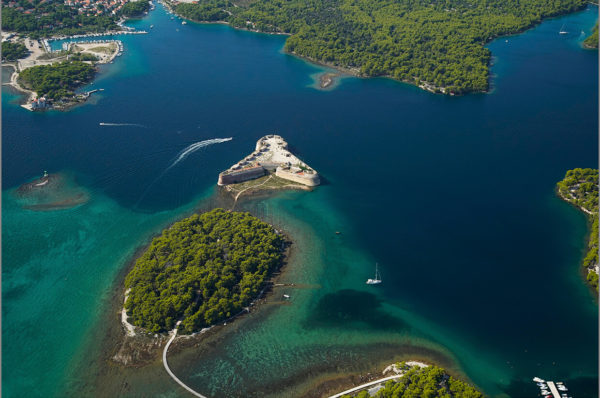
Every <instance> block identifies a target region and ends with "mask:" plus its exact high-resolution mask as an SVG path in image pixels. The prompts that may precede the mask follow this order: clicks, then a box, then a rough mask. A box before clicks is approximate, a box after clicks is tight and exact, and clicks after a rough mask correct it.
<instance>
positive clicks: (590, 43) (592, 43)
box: [583, 22, 598, 49]
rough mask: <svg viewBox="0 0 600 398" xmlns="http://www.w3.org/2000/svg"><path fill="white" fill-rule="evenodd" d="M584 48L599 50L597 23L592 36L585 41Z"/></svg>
mask: <svg viewBox="0 0 600 398" xmlns="http://www.w3.org/2000/svg"><path fill="white" fill-rule="evenodd" d="M583 46H584V47H586V48H596V49H597V48H598V22H596V26H594V30H592V34H591V35H590V36H589V37H587V38H586V39H585V40H584V41H583Z"/></svg>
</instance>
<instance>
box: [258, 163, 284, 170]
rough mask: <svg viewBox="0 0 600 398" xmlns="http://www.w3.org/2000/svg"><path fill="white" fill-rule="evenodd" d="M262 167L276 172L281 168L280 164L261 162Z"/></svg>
mask: <svg viewBox="0 0 600 398" xmlns="http://www.w3.org/2000/svg"><path fill="white" fill-rule="evenodd" d="M260 165H261V166H262V167H264V168H265V169H267V170H269V171H275V170H276V169H277V167H279V166H280V165H279V163H269V162H260Z"/></svg>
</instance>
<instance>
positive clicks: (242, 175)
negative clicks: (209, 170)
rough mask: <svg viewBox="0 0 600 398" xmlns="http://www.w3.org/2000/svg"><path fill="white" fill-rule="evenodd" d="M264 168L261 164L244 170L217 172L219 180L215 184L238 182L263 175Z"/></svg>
mask: <svg viewBox="0 0 600 398" xmlns="http://www.w3.org/2000/svg"><path fill="white" fill-rule="evenodd" d="M265 173H266V170H265V169H264V168H263V167H262V166H257V167H252V168H249V169H245V170H240V171H234V172H230V173H228V174H223V173H221V174H219V182H218V183H217V185H229V184H237V183H240V182H244V181H248V180H253V179H255V178H259V177H262V176H264V175H265Z"/></svg>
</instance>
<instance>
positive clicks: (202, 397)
mask: <svg viewBox="0 0 600 398" xmlns="http://www.w3.org/2000/svg"><path fill="white" fill-rule="evenodd" d="M180 323H181V321H179V322H177V325H176V326H175V329H173V331H172V332H171V333H173V335H172V336H171V338H170V339H169V341H167V344H166V345H165V349H164V350H163V365H164V366H165V370H166V371H167V373H168V374H169V376H171V378H172V379H173V380H175V381H176V382H177V384H179V385H180V386H181V387H183V388H185V389H186V390H188V391H189V392H190V394H192V395H194V396H196V397H199V398H207V397H206V396H204V395H202V394H200V393H197V392H196V391H194V390H192V389H191V388H190V387H188V386H186V385H185V384H184V383H183V382H182V381H181V380H179V379H178V378H177V376H175V374H173V372H171V369H170V368H169V364H168V363H167V351H168V350H169V346H170V345H171V343H172V342H173V340H175V337H177V328H178V327H179V324H180Z"/></svg>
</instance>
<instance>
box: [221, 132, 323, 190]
mask: <svg viewBox="0 0 600 398" xmlns="http://www.w3.org/2000/svg"><path fill="white" fill-rule="evenodd" d="M272 172H275V175H276V176H277V177H280V178H283V179H285V180H289V181H293V182H296V183H299V184H303V185H306V186H309V187H315V186H317V185H319V184H320V179H319V174H318V173H317V172H316V171H315V170H313V169H312V168H311V167H309V166H308V165H307V164H306V163H304V162H302V161H301V160H300V159H298V158H297V157H296V156H294V154H292V153H291V152H290V151H289V150H288V144H287V142H286V141H285V140H284V139H283V138H282V137H281V136H279V135H266V136H264V137H262V138H261V139H259V140H258V141H257V142H256V149H255V150H254V152H252V153H251V154H250V155H248V156H246V157H245V158H244V159H242V160H240V161H239V162H237V163H236V164H234V165H233V166H231V167H230V168H229V169H227V170H225V171H223V172H221V173H220V174H219V182H218V185H220V186H223V185H230V184H237V183H240V182H244V181H248V180H253V179H255V178H260V177H262V176H264V175H267V174H270V173H272Z"/></svg>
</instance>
